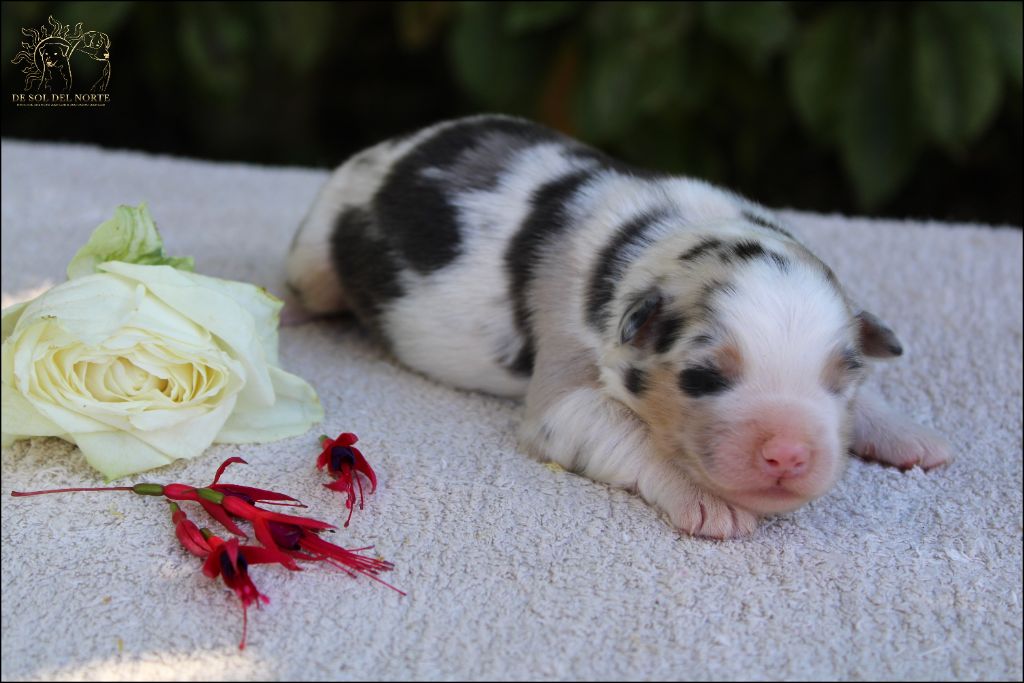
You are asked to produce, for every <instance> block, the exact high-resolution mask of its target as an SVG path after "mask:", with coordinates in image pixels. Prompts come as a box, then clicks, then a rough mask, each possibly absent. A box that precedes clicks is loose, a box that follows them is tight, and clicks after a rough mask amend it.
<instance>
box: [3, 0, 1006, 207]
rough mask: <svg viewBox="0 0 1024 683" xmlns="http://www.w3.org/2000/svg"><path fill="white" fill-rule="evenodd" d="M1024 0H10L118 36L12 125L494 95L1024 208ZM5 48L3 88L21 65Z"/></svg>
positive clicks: (895, 196) (320, 114) (120, 129)
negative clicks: (86, 104) (84, 70)
mask: <svg viewBox="0 0 1024 683" xmlns="http://www.w3.org/2000/svg"><path fill="white" fill-rule="evenodd" d="M1021 10H1022V4H1021V3H1020V2H1006V3H999V2H943V3H907V4H904V3H794V2H728V3H722V2H693V3H651V2H600V3H592V2H535V1H531V2H460V3H454V2H398V3H381V2H377V3H368V2H367V3H361V2H356V3H339V4H333V3H330V4H329V3H303V2H290V3H238V4H235V3H221V2H196V3H109V2H108V3H80V2H58V3H46V2H28V3H4V4H3V29H2V38H3V54H4V55H5V56H7V55H11V56H13V54H14V53H15V52H16V51H17V49H18V43H19V42H20V40H21V37H20V35H19V29H20V27H22V26H26V27H28V26H38V25H40V24H41V23H43V22H45V21H46V17H47V16H48V15H49V14H53V15H54V16H55V17H57V18H58V19H59V20H61V21H63V22H77V21H83V22H85V23H86V25H87V27H88V28H95V29H97V30H102V31H105V32H106V33H108V34H109V35H110V36H111V41H112V49H111V65H112V68H113V74H112V81H111V93H112V99H113V104H111V105H110V106H108V107H107V108H106V109H103V110H96V111H90V110H74V109H70V110H39V109H18V108H15V107H13V106H12V105H11V104H10V103H9V102H8V104H7V105H6V109H5V111H4V130H3V132H4V135H10V136H16V137H32V138H44V139H71V140H81V141H89V142H99V143H101V144H106V145H109V146H118V147H134V148H142V149H150V150H154V151H166V152H172V153H177V154H187V155H192V156H200V157H208V158H226V159H238V160H244V161H257V162H266V163H287V164H317V165H324V166H330V165H335V164H337V163H338V162H340V161H341V160H342V159H343V157H344V156H345V155H347V154H349V153H352V152H354V151H357V150H358V149H360V148H361V147H363V146H366V145H369V144H372V143H374V142H376V141H378V140H380V139H383V138H384V137H388V136H390V135H394V134H397V133H401V132H405V131H408V130H411V129H414V128H416V127H419V126H421V125H426V124H428V123H431V122H433V121H436V120H439V119H442V118H447V117H453V116H459V115H463V114H467V113H472V112H476V111H484V110H486V111H504V112H509V113H513V114H520V115H524V116H528V117H530V118H533V119H536V120H539V121H541V122H544V123H546V124H548V125H551V126H553V127H555V128H558V129H560V130H563V131H565V132H567V133H569V134H571V135H575V136H577V137H580V138H582V139H584V140H586V141H588V142H590V143H592V144H594V145H596V146H598V147H601V148H602V149H605V150H606V151H608V152H610V153H612V154H614V155H616V156H618V157H620V158H622V159H625V160H627V161H630V162H633V163H636V164H639V165H643V166H647V167H652V168H659V169H663V170H666V171H671V172H679V173H685V174H688V175H693V176H697V177H701V178H705V179H707V180H710V181H712V182H716V183H720V184H723V185H726V186H728V187H731V188H733V189H736V190H737V191H740V192H742V193H743V194H746V195H748V196H750V197H751V198H754V199H756V200H758V201H762V202H764V203H767V204H770V205H776V206H793V207H798V208H805V209H815V210H819V211H828V210H836V211H857V212H871V213H878V214H889V215H916V216H927V217H935V218H954V219H970V220H982V221H989V222H1011V223H1014V224H1020V223H1021V186H1022V174H1021V165H1022V164H1021V128H1022V123H1021V121H1022V119H1021V77H1022V51H1021V50H1022V44H1024V37H1022V11H1021ZM9 59H10V58H9V57H6V58H5V59H4V60H3V69H2V73H3V83H4V90H5V94H6V96H7V97H8V98H9V93H13V92H20V90H21V87H20V74H19V73H18V70H17V68H16V67H14V66H13V65H11V64H10V63H9Z"/></svg>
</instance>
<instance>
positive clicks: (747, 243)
mask: <svg viewBox="0 0 1024 683" xmlns="http://www.w3.org/2000/svg"><path fill="white" fill-rule="evenodd" d="M732 253H734V254H736V256H737V257H739V258H741V259H743V260H745V261H750V260H751V259H755V258H761V257H764V256H767V254H768V253H767V252H766V251H765V250H764V247H763V246H762V245H761V244H760V242H754V241H752V240H743V241H742V242H737V243H736V244H734V245H733V247H732Z"/></svg>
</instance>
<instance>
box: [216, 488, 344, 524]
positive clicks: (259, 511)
mask: <svg viewBox="0 0 1024 683" xmlns="http://www.w3.org/2000/svg"><path fill="white" fill-rule="evenodd" d="M221 506H222V507H223V508H224V509H225V510H227V511H228V512H230V513H231V514H233V515H234V516H236V517H241V518H242V519H247V520H249V521H250V522H255V521H256V520H265V521H268V522H283V523H285V524H293V525H295V526H298V527H302V528H304V529H333V528H335V527H334V525H333V524H328V523H327V522H321V521H320V520H319V519H312V518H310V517H299V516H297V515H285V514H281V513H280V512H271V511H270V510H264V509H263V508H258V507H256V506H255V505H251V504H249V503H246V502H245V501H244V500H242V499H241V498H238V497H235V496H225V497H224V502H223V503H221Z"/></svg>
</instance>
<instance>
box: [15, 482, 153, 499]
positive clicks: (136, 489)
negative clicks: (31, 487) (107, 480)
mask: <svg viewBox="0 0 1024 683" xmlns="http://www.w3.org/2000/svg"><path fill="white" fill-rule="evenodd" d="M76 491H131V492H132V493H137V494H139V495H140V496H162V495H164V487H163V486H161V485H160V484H146V483H142V484H136V485H135V486H99V487H90V488H77V489H47V490H45V491H11V496H13V497H15V498H17V497H20V496H41V495H43V494H44V493H75V492H76Z"/></svg>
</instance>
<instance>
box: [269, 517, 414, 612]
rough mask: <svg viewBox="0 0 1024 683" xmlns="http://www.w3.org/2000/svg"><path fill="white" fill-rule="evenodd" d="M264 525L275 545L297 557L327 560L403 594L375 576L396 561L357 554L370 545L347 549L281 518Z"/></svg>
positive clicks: (353, 573) (389, 569) (352, 574)
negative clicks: (281, 520)
mask: <svg viewBox="0 0 1024 683" xmlns="http://www.w3.org/2000/svg"><path fill="white" fill-rule="evenodd" d="M267 527H268V528H269V531H270V534H271V537H272V540H273V543H274V547H276V548H280V549H281V550H283V551H284V552H286V553H288V554H290V555H292V556H293V557H295V558H297V559H300V560H307V561H312V562H326V563H328V564H330V565H332V566H334V567H338V568H339V569H341V570H343V571H344V572H345V573H347V574H348V575H349V576H352V577H355V575H356V574H357V573H358V574H363V575H364V576H368V577H370V578H371V579H373V580H374V581H377V582H378V583H381V584H383V585H385V586H387V587H388V588H390V589H391V590H393V591H395V592H396V593H398V594H399V595H405V592H404V591H402V590H399V589H398V588H395V587H394V586H392V585H391V584H390V583H388V582H386V581H384V580H382V579H381V578H380V577H378V576H377V575H378V574H380V573H381V572H389V571H391V570H392V569H394V568H395V565H393V564H392V563H390V562H388V561H387V560H384V559H381V558H379V557H368V556H366V555H360V554H359V553H360V552H362V551H364V550H371V549H372V548H373V546H372V545H370V546H366V547H363V548H352V549H351V550H349V549H345V548H342V547H341V546H337V545H334V544H333V543H330V542H328V541H325V540H324V539H323V538H321V537H320V536H319V535H318V534H317V533H316V532H315V531H313V530H310V529H309V528H306V527H301V526H297V525H294V524H289V523H285V522H280V521H271V522H268V524H267ZM261 540H262V539H261ZM264 545H266V543H264Z"/></svg>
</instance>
